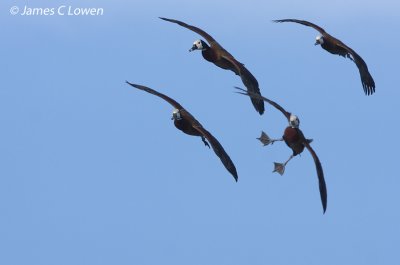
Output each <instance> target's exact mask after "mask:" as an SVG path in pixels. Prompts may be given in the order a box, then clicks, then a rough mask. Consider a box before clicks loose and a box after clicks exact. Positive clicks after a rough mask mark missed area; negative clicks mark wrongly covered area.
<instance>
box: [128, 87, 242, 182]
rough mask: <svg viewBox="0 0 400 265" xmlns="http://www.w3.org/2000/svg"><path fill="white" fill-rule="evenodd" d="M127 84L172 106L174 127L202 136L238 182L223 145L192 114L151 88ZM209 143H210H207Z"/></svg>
mask: <svg viewBox="0 0 400 265" xmlns="http://www.w3.org/2000/svg"><path fill="white" fill-rule="evenodd" d="M126 83H127V84H129V85H131V86H133V87H135V88H137V89H140V90H143V91H146V92H148V93H150V94H153V95H156V96H158V97H160V98H162V99H164V100H165V101H167V102H168V103H169V104H171V105H172V106H173V107H174V108H175V109H174V110H173V112H172V118H171V119H172V120H174V125H175V127H176V128H177V129H179V130H181V131H182V132H184V133H186V134H188V135H193V136H200V137H201V140H202V141H203V143H204V144H205V145H206V146H208V148H210V145H209V144H208V143H210V144H211V147H212V149H213V150H214V152H215V154H216V155H217V156H218V157H219V158H220V159H221V162H222V164H223V165H224V166H225V168H226V169H227V170H228V171H229V173H231V174H232V176H233V177H234V178H235V181H237V180H238V174H237V172H236V168H235V165H234V164H233V162H232V160H231V158H230V157H229V155H228V154H227V153H226V152H225V150H224V148H223V147H222V145H221V144H220V143H219V142H218V140H217V139H216V138H215V137H214V136H213V135H212V134H211V133H210V132H209V131H207V130H206V129H205V128H204V127H203V126H202V125H201V124H200V122H198V121H197V120H196V119H195V118H194V117H193V116H192V114H190V113H189V111H187V110H186V109H185V108H183V107H182V105H180V104H179V103H178V102H176V101H175V100H173V99H172V98H170V97H168V96H166V95H164V94H162V93H159V92H157V91H155V90H153V89H151V88H149V87H145V86H142V85H136V84H132V83H129V82H128V81H126ZM207 141H208V142H207Z"/></svg>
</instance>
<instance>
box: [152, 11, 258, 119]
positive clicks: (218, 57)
mask: <svg viewBox="0 0 400 265" xmlns="http://www.w3.org/2000/svg"><path fill="white" fill-rule="evenodd" d="M160 18H161V19H162V20H165V21H169V22H172V23H176V24H178V25H180V26H182V27H185V28H187V29H190V30H192V31H194V32H196V33H197V34H199V35H201V36H202V37H203V38H205V39H206V40H207V42H208V43H209V44H210V45H208V44H207V43H206V42H205V41H203V40H196V41H195V42H194V43H193V46H192V48H191V49H190V50H189V52H191V51H194V50H201V53H202V55H203V58H204V59H206V60H207V61H209V62H212V63H214V64H215V65H216V66H218V67H220V68H222V69H227V70H231V71H233V72H234V73H235V74H237V75H239V76H240V78H241V79H242V82H243V84H244V85H245V86H246V88H247V90H248V91H250V92H252V93H255V94H258V95H261V94H260V88H259V87H258V82H257V79H256V78H255V77H254V76H253V75H252V74H251V73H250V71H249V70H247V68H246V67H245V66H244V64H242V63H241V62H239V61H237V60H236V59H235V58H234V57H233V56H232V55H231V54H230V53H229V52H228V51H227V50H225V49H224V48H223V47H222V46H221V45H220V44H219V43H218V42H217V41H216V40H215V39H214V38H213V37H211V36H210V35H209V34H208V33H206V32H205V31H203V30H201V29H199V28H197V27H195V26H191V25H188V24H186V23H184V22H181V21H178V20H175V19H168V18H164V17H160ZM251 102H252V103H253V106H254V108H255V109H256V110H257V111H258V113H260V115H262V114H263V113H264V102H263V101H262V100H260V99H257V98H251Z"/></svg>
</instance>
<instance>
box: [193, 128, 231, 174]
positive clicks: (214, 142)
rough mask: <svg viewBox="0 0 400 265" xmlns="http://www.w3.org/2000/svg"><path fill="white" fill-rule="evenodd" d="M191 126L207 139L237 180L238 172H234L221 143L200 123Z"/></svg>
mask: <svg viewBox="0 0 400 265" xmlns="http://www.w3.org/2000/svg"><path fill="white" fill-rule="evenodd" d="M193 127H194V128H195V129H196V130H197V131H199V132H200V133H201V134H202V135H203V136H204V137H205V138H206V139H207V140H208V142H209V143H210V144H211V147H212V149H213V150H214V152H215V154H216V155H217V156H218V157H219V158H220V159H221V162H222V164H223V165H224V166H225V168H226V169H227V170H228V171H229V172H230V173H231V174H232V176H233V177H234V178H235V180H236V181H238V174H237V172H236V167H235V165H234V164H233V162H232V160H231V158H230V157H229V155H228V154H227V153H226V152H225V150H224V148H223V147H222V145H221V144H220V143H219V142H218V140H217V139H216V138H215V137H214V136H213V135H212V134H211V133H210V132H209V131H207V130H206V129H205V128H204V127H203V126H201V125H200V124H198V125H194V126H193Z"/></svg>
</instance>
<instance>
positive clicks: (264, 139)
mask: <svg viewBox="0 0 400 265" xmlns="http://www.w3.org/2000/svg"><path fill="white" fill-rule="evenodd" d="M257 140H260V142H261V143H262V144H263V145H264V146H266V145H269V144H273V143H274V142H276V141H283V138H280V139H271V138H269V136H268V135H267V134H266V133H265V132H263V131H261V136H260V137H259V138H257Z"/></svg>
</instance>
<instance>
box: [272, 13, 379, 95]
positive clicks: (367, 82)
mask: <svg viewBox="0 0 400 265" xmlns="http://www.w3.org/2000/svg"><path fill="white" fill-rule="evenodd" d="M273 22H277V23H281V22H295V23H299V24H302V25H305V26H309V27H312V28H314V29H316V30H317V31H319V33H320V34H321V35H318V36H317V37H316V42H315V45H321V47H322V48H323V49H324V50H326V51H328V52H330V53H332V54H337V55H340V56H343V57H345V58H346V57H347V58H350V60H352V61H353V62H354V63H355V64H356V65H357V67H358V70H359V71H360V77H361V83H362V86H363V88H364V92H365V94H366V95H372V94H373V93H374V92H375V81H374V79H373V78H372V76H371V74H370V73H369V72H368V67H367V64H366V63H365V62H364V60H363V59H362V58H361V56H360V55H358V54H357V53H356V52H355V51H354V50H353V49H351V48H350V47H349V46H347V45H346V44H344V43H343V42H341V41H340V40H338V39H336V38H335V37H333V36H331V35H330V34H328V33H327V32H326V31H325V30H324V29H323V28H321V27H319V26H317V25H315V24H313V23H311V22H308V21H305V20H298V19H280V20H273Z"/></svg>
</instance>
